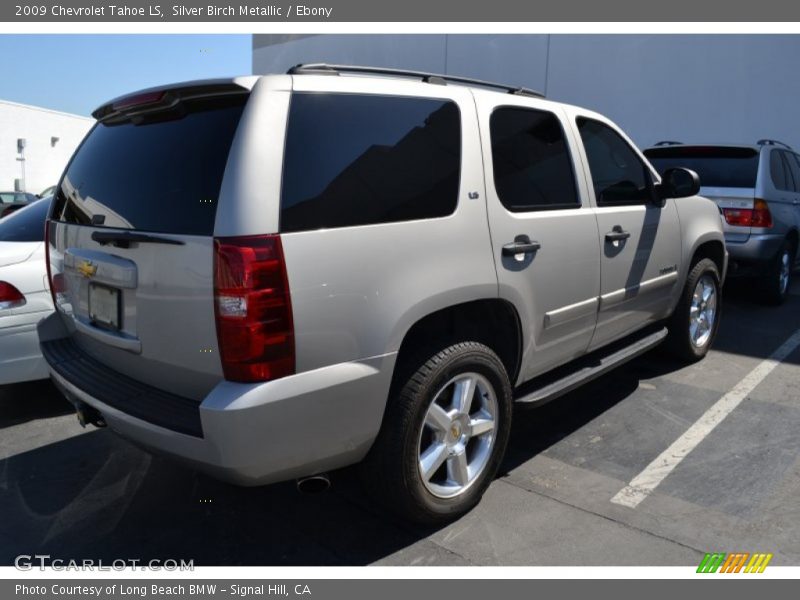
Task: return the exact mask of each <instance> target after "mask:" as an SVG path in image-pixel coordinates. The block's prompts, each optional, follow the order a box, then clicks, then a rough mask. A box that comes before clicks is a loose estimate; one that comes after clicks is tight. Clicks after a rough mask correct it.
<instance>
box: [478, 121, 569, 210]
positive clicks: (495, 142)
mask: <svg viewBox="0 0 800 600" xmlns="http://www.w3.org/2000/svg"><path fill="white" fill-rule="evenodd" d="M490 132H491V138H492V163H493V165H494V167H493V170H494V185H495V189H496V190H497V195H498V196H499V198H500V202H502V203H503V206H505V207H506V208H507V209H508V210H511V211H527V210H537V209H546V208H572V207H577V206H580V200H579V199H578V192H577V189H576V187H575V174H574V172H573V170H572V158H571V157H570V154H569V148H568V147H567V142H566V138H565V136H564V130H563V129H562V127H561V122H560V121H559V120H558V118H557V117H556V116H555V115H554V114H552V113H549V112H544V111H540V110H532V109H527V108H511V107H505V108H499V109H497V110H496V111H494V113H493V114H492V118H491V121H490Z"/></svg>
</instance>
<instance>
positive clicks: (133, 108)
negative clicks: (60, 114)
mask: <svg viewBox="0 0 800 600" xmlns="http://www.w3.org/2000/svg"><path fill="white" fill-rule="evenodd" d="M257 80H258V77H236V78H232V79H205V80H198V81H187V82H184V83H177V84H172V85H165V86H157V87H151V88H147V89H143V90H139V91H137V92H133V93H130V94H125V95H124V96H118V97H116V98H114V99H113V100H109V101H108V102H106V103H105V104H102V105H101V106H99V107H97V108H96V109H95V110H94V111H92V116H93V117H94V118H95V119H97V120H98V121H106V120H109V119H112V118H114V117H116V116H119V115H123V114H125V115H129V114H135V113H139V112H147V111H150V110H153V109H156V108H158V109H161V108H164V107H166V106H173V105H175V104H177V103H178V102H180V101H181V100H185V99H187V98H201V97H204V96H224V95H229V94H246V93H249V92H250V90H251V89H252V88H253V85H255V82H256V81H257Z"/></svg>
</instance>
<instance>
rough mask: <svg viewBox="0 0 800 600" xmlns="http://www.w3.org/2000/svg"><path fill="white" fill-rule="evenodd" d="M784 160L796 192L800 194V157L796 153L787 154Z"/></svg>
mask: <svg viewBox="0 0 800 600" xmlns="http://www.w3.org/2000/svg"><path fill="white" fill-rule="evenodd" d="M784 158H785V159H786V164H787V165H788V167H789V172H790V173H791V175H792V178H793V179H794V191H795V192H800V156H798V155H797V154H795V153H794V152H786V153H785V154H784Z"/></svg>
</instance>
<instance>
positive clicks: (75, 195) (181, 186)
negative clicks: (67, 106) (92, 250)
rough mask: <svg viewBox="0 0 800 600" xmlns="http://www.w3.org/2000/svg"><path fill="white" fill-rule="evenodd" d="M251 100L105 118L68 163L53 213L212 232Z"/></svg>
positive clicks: (102, 222) (85, 221) (192, 103)
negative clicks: (233, 147)
mask: <svg viewBox="0 0 800 600" xmlns="http://www.w3.org/2000/svg"><path fill="white" fill-rule="evenodd" d="M245 101H246V97H244V96H236V97H220V98H213V99H202V100H187V101H184V102H182V103H180V104H179V105H178V106H177V107H176V108H174V109H172V110H169V111H159V112H154V113H151V114H150V116H148V117H145V118H143V119H142V118H137V119H136V120H135V121H134V120H130V119H129V120H127V121H123V122H115V123H112V124H104V123H98V124H97V125H96V126H95V127H94V129H92V131H91V132H90V133H89V135H88V136H87V138H86V140H85V141H84V142H83V144H82V145H81V146H80V148H79V149H78V151H77V153H76V155H75V157H74V158H73V159H72V162H71V163H70V165H69V167H68V168H67V171H66V173H65V175H64V178H63V180H62V181H61V184H60V187H59V189H58V192H57V195H56V203H55V207H54V210H53V218H54V219H56V220H61V221H66V222H68V223H76V224H81V225H90V224H94V225H98V226H104V227H114V228H122V229H137V230H143V231H153V232H159V233H173V234H184V235H203V236H207V235H212V234H213V231H214V220H215V217H216V211H217V196H218V195H219V191H220V186H221V184H222V176H223V173H224V170H225V164H226V162H227V159H228V151H229V150H230V146H231V142H232V140H233V135H234V132H235V131H236V127H237V125H238V123H239V119H240V117H241V114H242V109H243V107H244V102H245ZM93 219H94V221H93Z"/></svg>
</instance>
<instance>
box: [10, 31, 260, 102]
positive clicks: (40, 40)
mask: <svg viewBox="0 0 800 600" xmlns="http://www.w3.org/2000/svg"><path fill="white" fill-rule="evenodd" d="M251 72H252V36H250V35H193V34H182V35H145V34H135V35H60V34H59V35H44V34H31V35H9V34H0V100H10V101H11V102H20V103H22V104H32V105H34V106H42V107H45V108H49V109H52V110H59V111H63V112H68V113H74V114H79V115H83V116H89V114H90V113H91V112H92V111H93V110H94V109H95V108H97V107H98V106H99V105H101V104H103V103H104V102H105V101H106V100H110V99H111V98H114V97H116V96H119V95H121V94H125V93H128V92H132V91H136V90H138V89H141V88H146V87H150V86H153V85H159V84H164V83H173V82H177V81H185V80H188V79H204V78H209V77H226V76H234V75H250V74H251Z"/></svg>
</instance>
